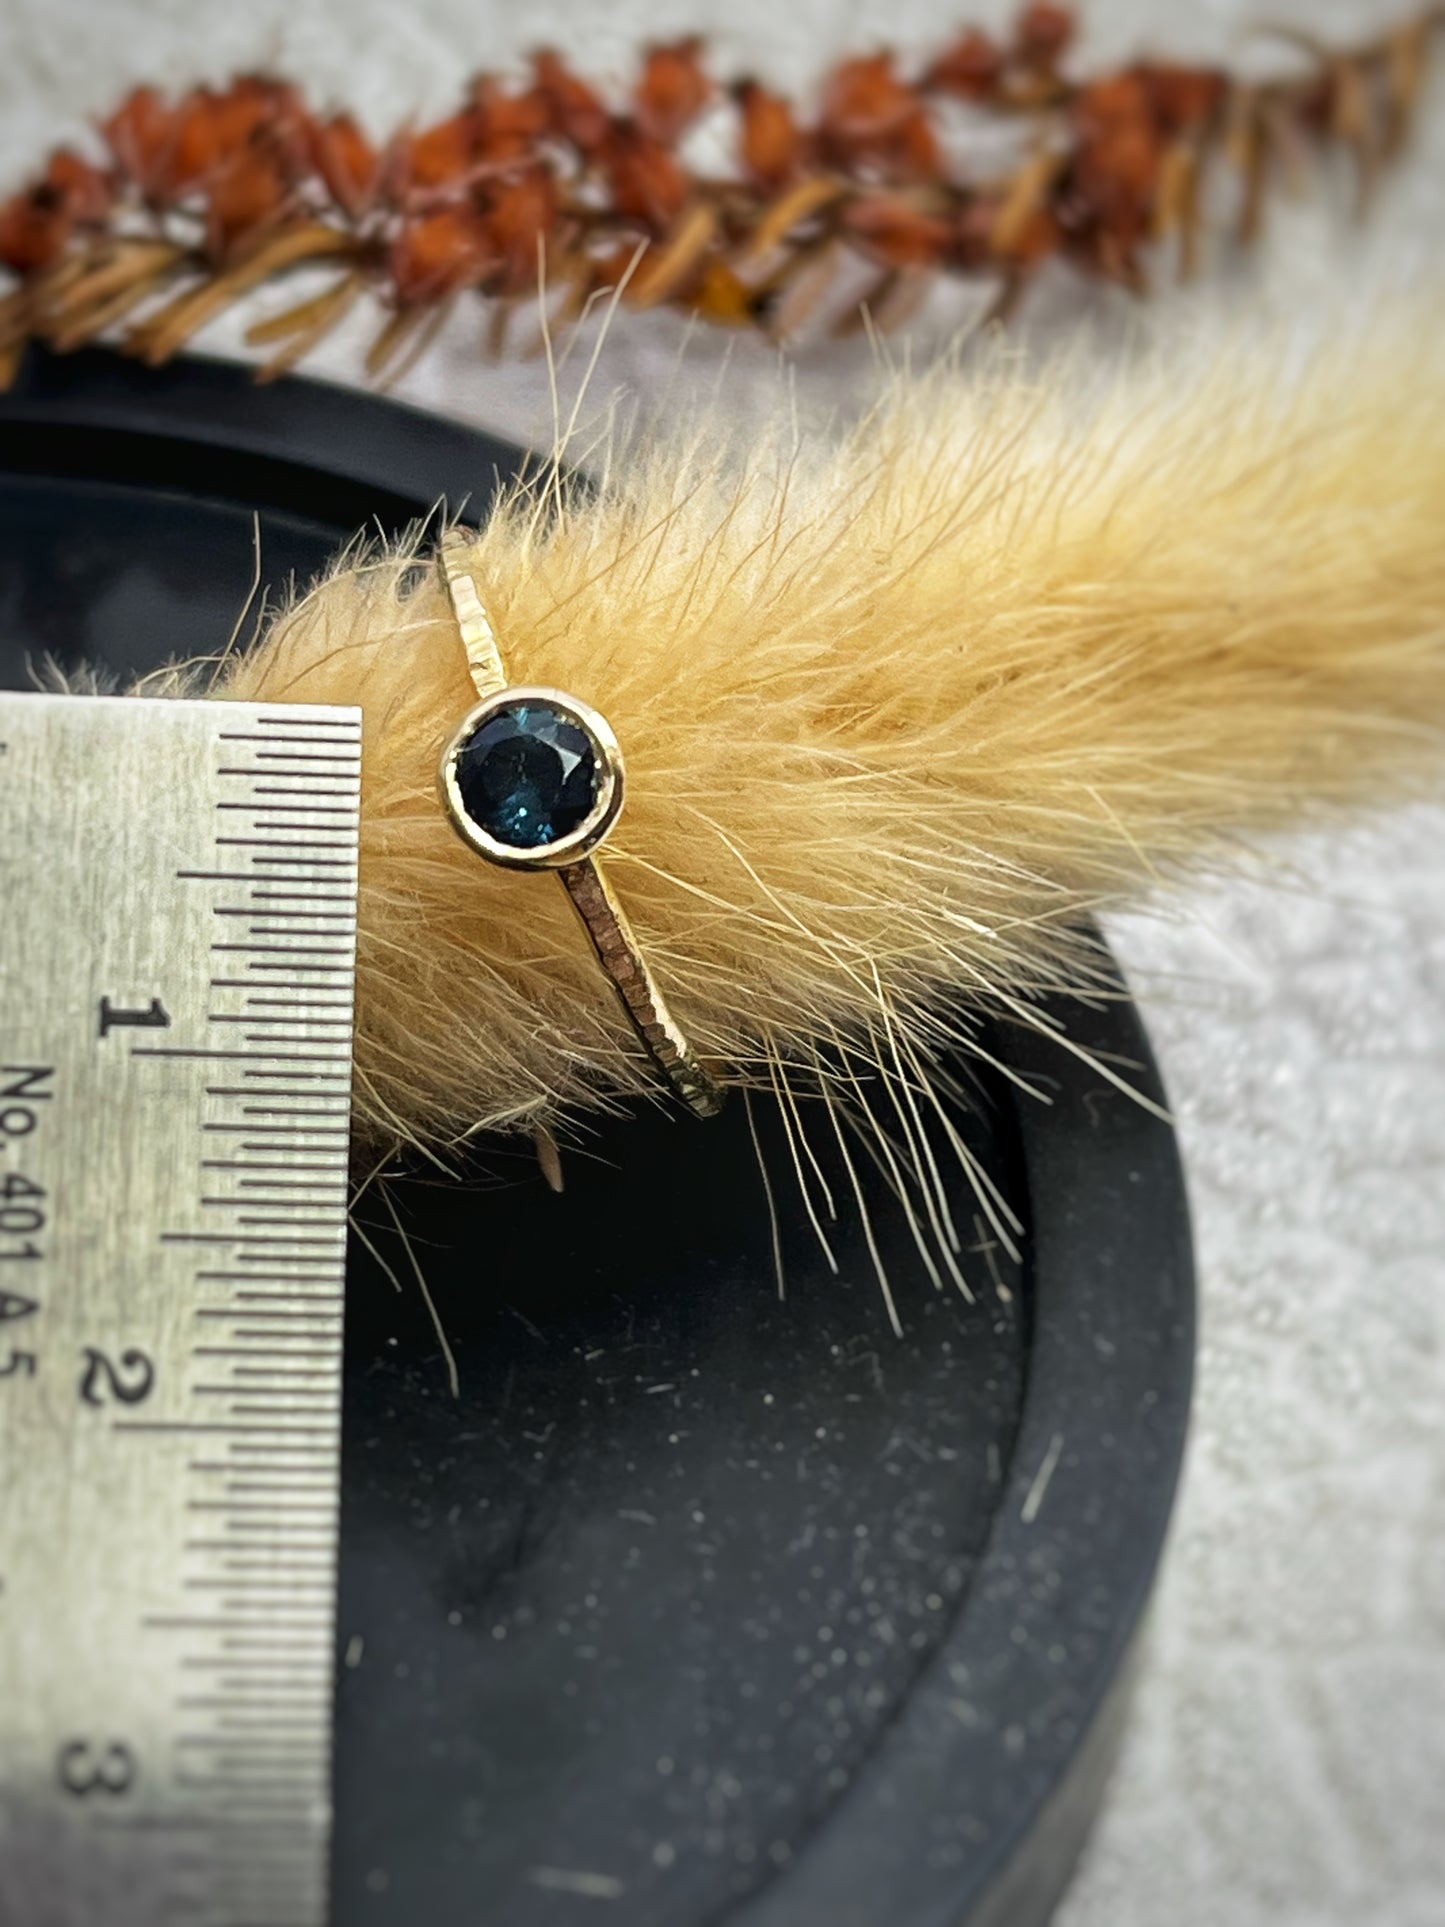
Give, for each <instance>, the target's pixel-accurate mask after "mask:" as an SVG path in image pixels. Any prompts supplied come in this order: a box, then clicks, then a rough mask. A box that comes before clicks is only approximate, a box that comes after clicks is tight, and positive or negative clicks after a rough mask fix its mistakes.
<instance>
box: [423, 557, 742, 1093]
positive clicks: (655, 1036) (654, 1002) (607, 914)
mask: <svg viewBox="0 0 1445 1927" xmlns="http://www.w3.org/2000/svg"><path fill="white" fill-rule="evenodd" d="M467 552H468V544H467V541H466V538H465V537H464V536H461V535H459V534H456V533H453V534H451V535H448V536H446V537H444V538H443V540H442V543H441V546H440V548H439V549H438V552H437V560H438V564H439V567H440V573H441V578H442V581H443V583H444V584H445V586H446V592H447V599H448V602H449V603H450V605H451V610H452V614H453V616H454V618H455V620H456V624H457V629H458V631H459V632H460V635H461V639H462V646H463V648H464V649H465V651H466V657H467V668H468V670H469V671H470V673H471V678H472V682H473V684H474V685H475V688H476V691H477V697H478V701H479V705H481V706H482V707H483V709H484V710H488V711H490V710H491V709H492V708H493V707H494V706H495V705H496V704H497V702H498V699H499V698H503V697H505V696H506V695H507V694H508V693H509V692H511V689H512V685H510V684H509V683H508V681H507V674H506V670H505V668H504V667H503V664H502V653H501V649H500V648H499V646H498V643H497V637H496V632H495V631H494V629H493V628H492V623H491V618H490V617H489V616H488V614H487V610H486V607H485V605H484V604H483V602H482V599H481V597H480V595H478V593H477V586H476V583H475V581H474V580H473V577H472V574H471V571H470V569H469V568H468V567H467ZM516 693H517V694H518V696H522V695H524V694H525V695H527V696H529V697H533V698H535V697H537V696H538V695H545V694H547V693H548V692H537V691H530V690H528V691H525V692H523V691H520V690H519V691H517V692H516ZM557 703H558V706H559V708H561V709H562V710H563V712H564V713H565V712H569V711H570V713H571V717H572V718H573V719H574V720H575V721H577V722H579V723H580V722H582V721H583V718H584V714H585V716H586V717H588V718H590V719H591V720H592V722H593V724H594V725H600V728H596V727H594V728H593V729H591V730H589V731H588V734H589V735H590V736H591V737H592V747H593V749H594V750H597V751H599V752H600V753H601V754H602V755H603V756H604V758H605V759H606V761H607V764H608V769H607V787H606V795H605V796H604V807H603V809H602V811H601V813H600V814H599V820H598V822H597V826H596V828H595V830H593V832H592V835H591V837H590V839H588V840H587V841H586V844H585V848H584V849H583V850H582V852H581V853H580V854H578V855H576V856H569V855H565V854H559V855H557V856H552V857H548V856H547V855H546V854H545V851H544V850H538V851H537V853H536V854H535V855H532V856H530V857H529V856H528V854H527V852H526V851H525V850H523V851H520V852H519V853H518V854H516V855H510V856H509V855H507V854H504V853H503V852H502V851H500V850H498V849H497V848H496V847H495V844H494V839H493V838H492V837H491V836H490V835H486V834H482V833H479V832H478V829H477V825H476V824H475V823H474V821H473V820H472V818H471V817H470V816H469V815H468V813H467V812H466V810H465V808H464V807H463V806H462V803H461V798H460V794H459V791H458V786H457V782H456V777H455V765H456V758H457V754H458V748H459V744H460V743H461V742H462V741H464V739H465V737H466V733H467V732H468V731H469V730H472V729H474V725H475V722H476V719H477V712H476V711H473V712H472V713H471V715H470V716H469V717H468V718H467V719H466V720H465V722H464V723H463V725H462V728H461V730H460V731H459V732H458V736H457V737H454V738H453V741H452V743H451V744H450V745H449V747H448V751H447V754H446V756H444V758H443V762H442V793H443V796H444V797H445V799H446V802H447V806H448V809H449V810H450V812H451V815H452V818H453V821H454V822H455V823H456V824H457V827H458V828H459V829H460V830H461V832H462V834H463V836H464V837H465V838H466V840H467V841H468V842H469V843H471V844H472V846H473V848H475V849H477V850H478V851H479V853H480V854H481V855H483V856H486V857H489V858H490V859H491V860H492V861H493V862H503V863H510V864H511V865H512V866H514V867H527V868H546V869H555V871H556V872H557V875H558V877H559V878H560V879H561V881H562V884H563V887H564V888H565V889H566V892H567V895H568V897H569V898H570V899H571V901H572V905H573V908H574V909H575V910H576V912H577V914H578V916H579V917H580V918H581V921H582V925H583V928H584V929H585V930H586V932H587V935H588V937H589V939H590V940H591V944H592V948H593V951H594V952H595V954H596V956H597V960H598V962H599V963H600V964H601V965H602V968H603V969H604V970H605V971H606V972H607V975H608V977H609V978H610V979H611V982H612V986H613V989H614V990H615V991H616V992H617V996H618V999H619V1001H620V1002H621V1004H622V1008H623V1009H624V1010H625V1011H626V1013H627V1016H628V1018H629V1020H630V1021H631V1023H632V1026H633V1028H634V1029H635V1030H636V1032H637V1035H638V1037H639V1038H640V1039H641V1040H642V1043H643V1046H644V1048H645V1049H646V1050H647V1052H648V1055H649V1056H650V1057H651V1058H652V1060H653V1062H654V1063H655V1064H656V1065H657V1067H658V1069H659V1070H660V1071H661V1072H662V1073H663V1075H664V1076H665V1077H666V1078H667V1080H668V1082H669V1083H670V1084H671V1086H672V1088H673V1089H674V1090H675V1091H676V1092H677V1094H678V1096H679V1097H680V1098H681V1099H682V1100H683V1102H684V1103H685V1104H686V1105H687V1107H688V1109H689V1110H691V1111H694V1112H695V1113H696V1114H697V1115H698V1116H699V1117H714V1116H716V1114H717V1112H718V1111H719V1110H720V1109H721V1108H722V1102H723V1087H722V1085H721V1084H719V1083H718V1081H717V1079H716V1078H714V1077H713V1076H712V1074H711V1073H710V1072H709V1071H708V1070H706V1069H705V1068H704V1066H703V1065H702V1063H701V1062H700V1061H699V1060H698V1058H697V1057H695V1056H694V1054H693V1052H692V1051H691V1050H690V1048H689V1047H688V1044H687V1040H686V1038H685V1037H684V1036H683V1034H682V1031H681V1030H680V1029H679V1028H678V1026H677V1024H676V1022H675V1021H674V1019H673V1017H672V1014H671V1012H670V1011H669V1010H668V1008H667V1004H666V1002H665V1001H664V999H663V995H662V992H661V991H660V990H659V989H658V987H657V985H656V983H655V982H654V981H653V977H652V972H651V971H650V970H649V969H648V967H647V964H646V962H645V960H644V958H643V955H642V951H641V949H640V948H639V946H638V942H637V938H636V936H635V935H634V934H633V930H632V926H631V924H630V923H629V922H628V920H627V914H626V912H625V911H624V910H623V908H622V905H621V904H620V903H619V902H618V901H617V898H616V897H615V896H614V894H613V892H612V890H611V888H610V886H609V885H608V882H607V879H606V877H605V876H604V875H603V873H602V869H601V867H600V865H599V864H598V863H597V861H596V860H595V858H594V857H593V856H591V855H590V854H589V853H588V852H589V851H590V850H591V849H592V848H594V847H595V846H596V844H597V843H600V842H601V840H602V838H603V837H604V836H606V834H607V832H608V830H610V828H611V826H612V823H613V821H614V820H615V818H616V814H617V810H618V808H620V805H621V781H622V759H621V755H620V753H619V752H618V751H617V749H616V744H615V741H614V740H613V739H612V735H611V731H610V730H608V729H607V728H606V725H605V724H603V723H602V720H601V718H600V717H596V716H595V714H594V713H593V712H591V711H585V712H584V708H583V705H581V704H578V703H576V702H575V701H574V700H573V699H570V698H567V697H562V696H560V695H559V696H558V698H557ZM614 792H615V794H614ZM609 797H610V798H611V799H612V800H611V801H610V805H609V804H608V802H607V798H609ZM586 832H587V825H585V824H584V826H583V830H582V831H581V832H580V833H579V834H581V835H582V836H583V837H584V838H585V837H586ZM572 840H573V839H571V838H566V839H562V840H561V841H562V842H563V843H564V844H565V843H566V842H570V841H572Z"/></svg>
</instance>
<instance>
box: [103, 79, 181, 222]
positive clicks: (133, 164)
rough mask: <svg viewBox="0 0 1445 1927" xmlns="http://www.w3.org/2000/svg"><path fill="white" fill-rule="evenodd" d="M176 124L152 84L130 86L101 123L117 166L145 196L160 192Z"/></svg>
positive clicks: (149, 198) (170, 111)
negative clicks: (148, 85) (130, 88)
mask: <svg viewBox="0 0 1445 1927" xmlns="http://www.w3.org/2000/svg"><path fill="white" fill-rule="evenodd" d="M175 125H176V116H175V113H174V111H173V110H172V109H171V108H170V107H169V106H168V105H167V104H166V102H165V101H164V100H162V98H161V96H160V94H159V93H158V92H157V91H156V89H155V88H154V87H136V88H133V89H132V90H131V92H130V93H128V94H127V95H126V97H125V99H124V100H123V101H122V102H121V104H120V106H119V107H117V108H116V110H115V112H114V113H113V114H111V115H110V116H109V118H108V119H106V120H103V121H102V122H101V123H100V131H101V133H102V134H103V136H104V137H105V141H106V145H107V146H108V147H109V148H110V151H111V153H112V154H114V156H115V159H116V164H117V166H118V167H119V168H120V169H121V171H122V173H124V174H126V175H128V176H129V178H130V179H131V180H133V181H134V182H135V183H136V185H137V186H138V187H139V188H140V190H141V192H142V194H144V195H145V197H146V199H147V200H153V199H155V198H156V197H157V196H158V195H159V194H161V193H162V192H163V183H164V176H165V171H166V167H167V163H168V160H169V156H170V151H171V147H172V145H173V143H174V140H175Z"/></svg>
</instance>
